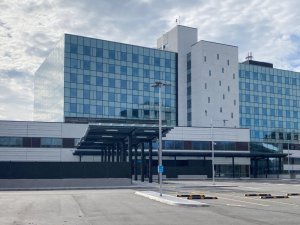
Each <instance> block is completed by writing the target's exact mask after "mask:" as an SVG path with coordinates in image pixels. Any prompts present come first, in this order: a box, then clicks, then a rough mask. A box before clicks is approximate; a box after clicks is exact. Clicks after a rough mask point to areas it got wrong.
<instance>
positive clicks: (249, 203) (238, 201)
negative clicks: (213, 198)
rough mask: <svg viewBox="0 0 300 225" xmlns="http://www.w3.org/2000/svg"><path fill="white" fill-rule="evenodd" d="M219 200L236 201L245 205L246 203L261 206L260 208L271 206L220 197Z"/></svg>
mask: <svg viewBox="0 0 300 225" xmlns="http://www.w3.org/2000/svg"><path fill="white" fill-rule="evenodd" d="M219 199H225V200H229V201H234V202H243V203H246V204H251V205H259V206H264V207H267V206H269V205H264V204H259V203H254V202H248V201H242V200H237V199H232V198H224V197H219Z"/></svg>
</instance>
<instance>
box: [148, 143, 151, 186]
mask: <svg viewBox="0 0 300 225" xmlns="http://www.w3.org/2000/svg"><path fill="white" fill-rule="evenodd" d="M148 166H149V169H148V170H149V183H152V141H149V165H148Z"/></svg>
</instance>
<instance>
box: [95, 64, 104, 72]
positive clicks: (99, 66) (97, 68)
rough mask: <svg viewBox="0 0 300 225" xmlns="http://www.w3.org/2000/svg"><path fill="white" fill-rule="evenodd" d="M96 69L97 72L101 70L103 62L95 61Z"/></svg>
mask: <svg viewBox="0 0 300 225" xmlns="http://www.w3.org/2000/svg"><path fill="white" fill-rule="evenodd" d="M96 71H97V72H103V64H102V63H100V62H97V63H96Z"/></svg>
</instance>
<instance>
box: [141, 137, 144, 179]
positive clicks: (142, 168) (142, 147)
mask: <svg viewBox="0 0 300 225" xmlns="http://www.w3.org/2000/svg"><path fill="white" fill-rule="evenodd" d="M141 181H142V182H144V181H145V145H144V143H141Z"/></svg>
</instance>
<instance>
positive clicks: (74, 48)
mask: <svg viewBox="0 0 300 225" xmlns="http://www.w3.org/2000/svg"><path fill="white" fill-rule="evenodd" d="M77 51H78V46H77V45H76V44H71V45H70V52H71V53H74V54H77Z"/></svg>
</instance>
